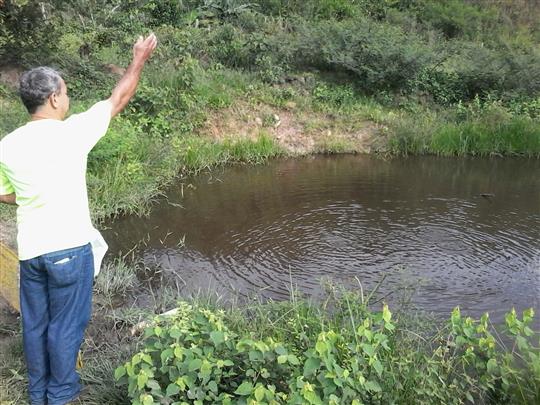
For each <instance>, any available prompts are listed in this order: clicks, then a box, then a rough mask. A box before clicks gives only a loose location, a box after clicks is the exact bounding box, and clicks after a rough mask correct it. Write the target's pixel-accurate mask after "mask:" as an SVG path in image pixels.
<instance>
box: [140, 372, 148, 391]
mask: <svg viewBox="0 0 540 405" xmlns="http://www.w3.org/2000/svg"><path fill="white" fill-rule="evenodd" d="M147 381H148V376H147V375H146V374H145V373H140V374H139V375H138V377H137V387H139V389H140V390H142V389H143V388H144V386H145V384H146V382H147Z"/></svg>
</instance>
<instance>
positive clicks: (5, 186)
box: [0, 163, 15, 195]
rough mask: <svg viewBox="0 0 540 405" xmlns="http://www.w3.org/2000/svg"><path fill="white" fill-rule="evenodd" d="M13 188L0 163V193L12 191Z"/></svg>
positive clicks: (13, 190)
mask: <svg viewBox="0 0 540 405" xmlns="http://www.w3.org/2000/svg"><path fill="white" fill-rule="evenodd" d="M14 192H15V189H14V188H13V186H12V185H11V183H10V181H9V179H8V177H7V173H6V170H5V168H4V165H3V164H2V163H0V195H6V194H11V193H14Z"/></svg>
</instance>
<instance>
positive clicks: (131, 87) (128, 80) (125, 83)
mask: <svg viewBox="0 0 540 405" xmlns="http://www.w3.org/2000/svg"><path fill="white" fill-rule="evenodd" d="M156 45H157V38H156V36H155V35H154V34H150V35H149V36H147V37H146V38H143V37H142V36H140V37H139V39H138V40H137V42H136V43H135V45H133V60H132V61H131V63H130V65H129V66H128V68H127V69H126V73H124V75H123V76H122V78H121V79H120V81H119V82H118V84H117V85H116V87H115V88H114V90H113V92H112V95H111V97H110V98H109V101H110V102H111V104H112V106H113V108H112V112H111V117H114V116H115V115H116V114H118V113H119V112H120V111H122V110H123V109H124V107H125V106H126V105H127V103H128V102H129V100H130V99H131V97H133V95H134V94H135V91H136V90H137V84H138V83H139V78H140V77H141V72H142V70H143V67H144V64H145V63H146V61H147V60H148V59H149V58H150V56H151V55H152V52H154V49H156Z"/></svg>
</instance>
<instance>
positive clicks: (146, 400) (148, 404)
mask: <svg viewBox="0 0 540 405" xmlns="http://www.w3.org/2000/svg"><path fill="white" fill-rule="evenodd" d="M142 403H143V405H154V398H153V397H152V395H148V394H146V395H145V396H144V397H143V398H142Z"/></svg>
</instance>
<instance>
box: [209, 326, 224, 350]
mask: <svg viewBox="0 0 540 405" xmlns="http://www.w3.org/2000/svg"><path fill="white" fill-rule="evenodd" d="M210 339H212V342H213V343H214V345H215V346H218V345H220V344H221V343H223V342H224V341H225V334H224V333H223V332H221V331H218V330H215V331H212V332H210Z"/></svg>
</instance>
